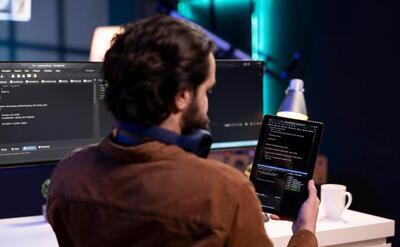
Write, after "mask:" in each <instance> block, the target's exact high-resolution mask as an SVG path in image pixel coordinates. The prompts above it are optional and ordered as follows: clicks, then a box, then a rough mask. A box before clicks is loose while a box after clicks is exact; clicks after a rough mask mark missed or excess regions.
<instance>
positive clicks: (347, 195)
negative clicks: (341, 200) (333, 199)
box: [343, 191, 353, 211]
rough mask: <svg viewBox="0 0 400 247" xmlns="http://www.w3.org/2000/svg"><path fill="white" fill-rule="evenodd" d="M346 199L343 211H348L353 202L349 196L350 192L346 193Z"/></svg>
mask: <svg viewBox="0 0 400 247" xmlns="http://www.w3.org/2000/svg"><path fill="white" fill-rule="evenodd" d="M346 197H347V203H346V206H344V210H346V209H348V208H349V207H350V205H351V202H352V201H353V196H352V195H351V193H350V192H348V191H346ZM344 210H343V211H344Z"/></svg>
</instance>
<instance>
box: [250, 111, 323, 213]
mask: <svg viewBox="0 0 400 247" xmlns="http://www.w3.org/2000/svg"><path fill="white" fill-rule="evenodd" d="M322 128H323V124H322V123H318V122H312V121H302V120H295V119H289V118H282V117H276V116H269V115H265V116H264V119H263V124H262V128H261V133H260V137H259V140H258V145H257V150H256V154H255V156H254V161H253V167H252V171H251V175H250V179H251V180H252V182H253V184H254V186H255V189H256V193H257V195H258V197H259V198H260V201H261V205H262V209H263V211H264V212H269V213H275V214H279V215H286V216H292V217H296V215H297V212H298V210H299V208H300V206H301V204H302V202H303V201H304V199H305V198H306V197H307V182H308V180H310V179H311V178H312V175H313V171H314V165H315V160H316V156H317V152H318V148H319V143H320V139H321V133H322Z"/></svg>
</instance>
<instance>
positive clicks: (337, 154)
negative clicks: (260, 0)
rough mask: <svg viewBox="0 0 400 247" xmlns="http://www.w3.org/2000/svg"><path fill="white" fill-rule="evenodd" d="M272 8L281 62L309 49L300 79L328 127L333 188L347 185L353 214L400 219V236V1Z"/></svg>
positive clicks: (325, 146) (277, 4) (313, 110)
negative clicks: (399, 176)
mask: <svg viewBox="0 0 400 247" xmlns="http://www.w3.org/2000/svg"><path fill="white" fill-rule="evenodd" d="M272 9H273V10H272V11H273V12H275V13H278V14H275V15H276V19H275V20H274V21H275V23H276V24H277V27H279V30H280V32H277V34H278V33H279V37H277V38H276V39H278V40H279V41H280V42H279V44H280V48H279V49H278V51H277V52H276V54H275V56H277V58H278V59H280V60H285V59H287V57H288V55H287V54H290V53H291V52H293V51H295V50H303V51H304V59H303V60H302V61H301V64H300V66H299V67H298V68H297V69H296V71H295V72H294V74H293V76H299V77H300V78H303V79H304V80H305V89H306V92H305V96H306V101H307V106H308V110H309V115H310V116H311V118H312V119H314V120H319V121H322V122H324V123H325V125H326V129H325V133H324V137H323V141H322V147H321V153H324V154H326V155H327V157H328V159H329V182H332V183H342V184H345V185H347V187H348V190H349V191H350V192H352V194H353V204H352V206H351V209H354V210H358V211H362V212H367V213H371V214H374V215H379V216H383V217H387V218H391V219H395V220H396V222H397V223H396V229H397V230H396V235H397V236H399V235H400V231H399V230H398V229H400V225H399V223H398V222H400V211H399V208H400V199H399V197H398V188H399V186H398V184H397V181H398V180H397V179H398V174H399V172H400V167H399V164H400V152H399V151H398V150H399V149H400V143H399V140H400V130H399V126H398V125H399V120H400V117H399V114H398V113H399V110H398V106H399V103H398V102H397V99H398V96H397V94H398V92H399V90H400V79H399V74H398V71H399V70H398V69H397V67H398V66H399V58H400V45H399V44H400V32H399V31H398V30H399V25H398V24H399V23H400V2H398V1H396V0H386V1H314V0H307V1H304V0H303V1H292V0H286V1H274V3H273V8H272ZM399 245H400V237H396V238H395V239H394V244H393V246H399Z"/></svg>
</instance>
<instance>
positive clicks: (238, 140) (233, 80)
mask: <svg viewBox="0 0 400 247" xmlns="http://www.w3.org/2000/svg"><path fill="white" fill-rule="evenodd" d="M263 70H264V63H263V62H261V61H240V60H217V71H216V85H215V87H214V88H213V89H212V93H211V95H210V96H209V99H208V101H209V109H208V116H209V118H210V128H211V133H212V136H213V138H214V142H213V144H212V146H211V148H212V149H231V148H242V147H255V146H257V140H258V135H259V132H260V128H261V123H262V118H263Z"/></svg>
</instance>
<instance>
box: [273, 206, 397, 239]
mask: <svg viewBox="0 0 400 247" xmlns="http://www.w3.org/2000/svg"><path fill="white" fill-rule="evenodd" d="M291 226H292V223H291V222H287V221H273V220H270V221H269V222H267V223H265V229H266V230H267V233H268V235H269V237H270V238H271V239H272V242H273V243H274V246H287V243H288V242H289V239H290V237H291V235H292V231H291ZM316 232H317V238H318V244H319V246H321V247H322V246H330V247H333V246H335V247H339V246H340V247H350V246H353V247H360V246H368V247H378V246H379V247H381V246H382V247H383V246H391V245H390V243H389V244H388V243H386V238H388V237H392V236H394V220H390V219H386V218H382V217H377V216H373V215H369V214H364V213H360V212H356V211H353V210H346V211H345V212H344V213H343V216H342V220H341V221H337V222H331V221H327V220H325V219H324V218H319V219H318V222H317V230H316Z"/></svg>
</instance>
